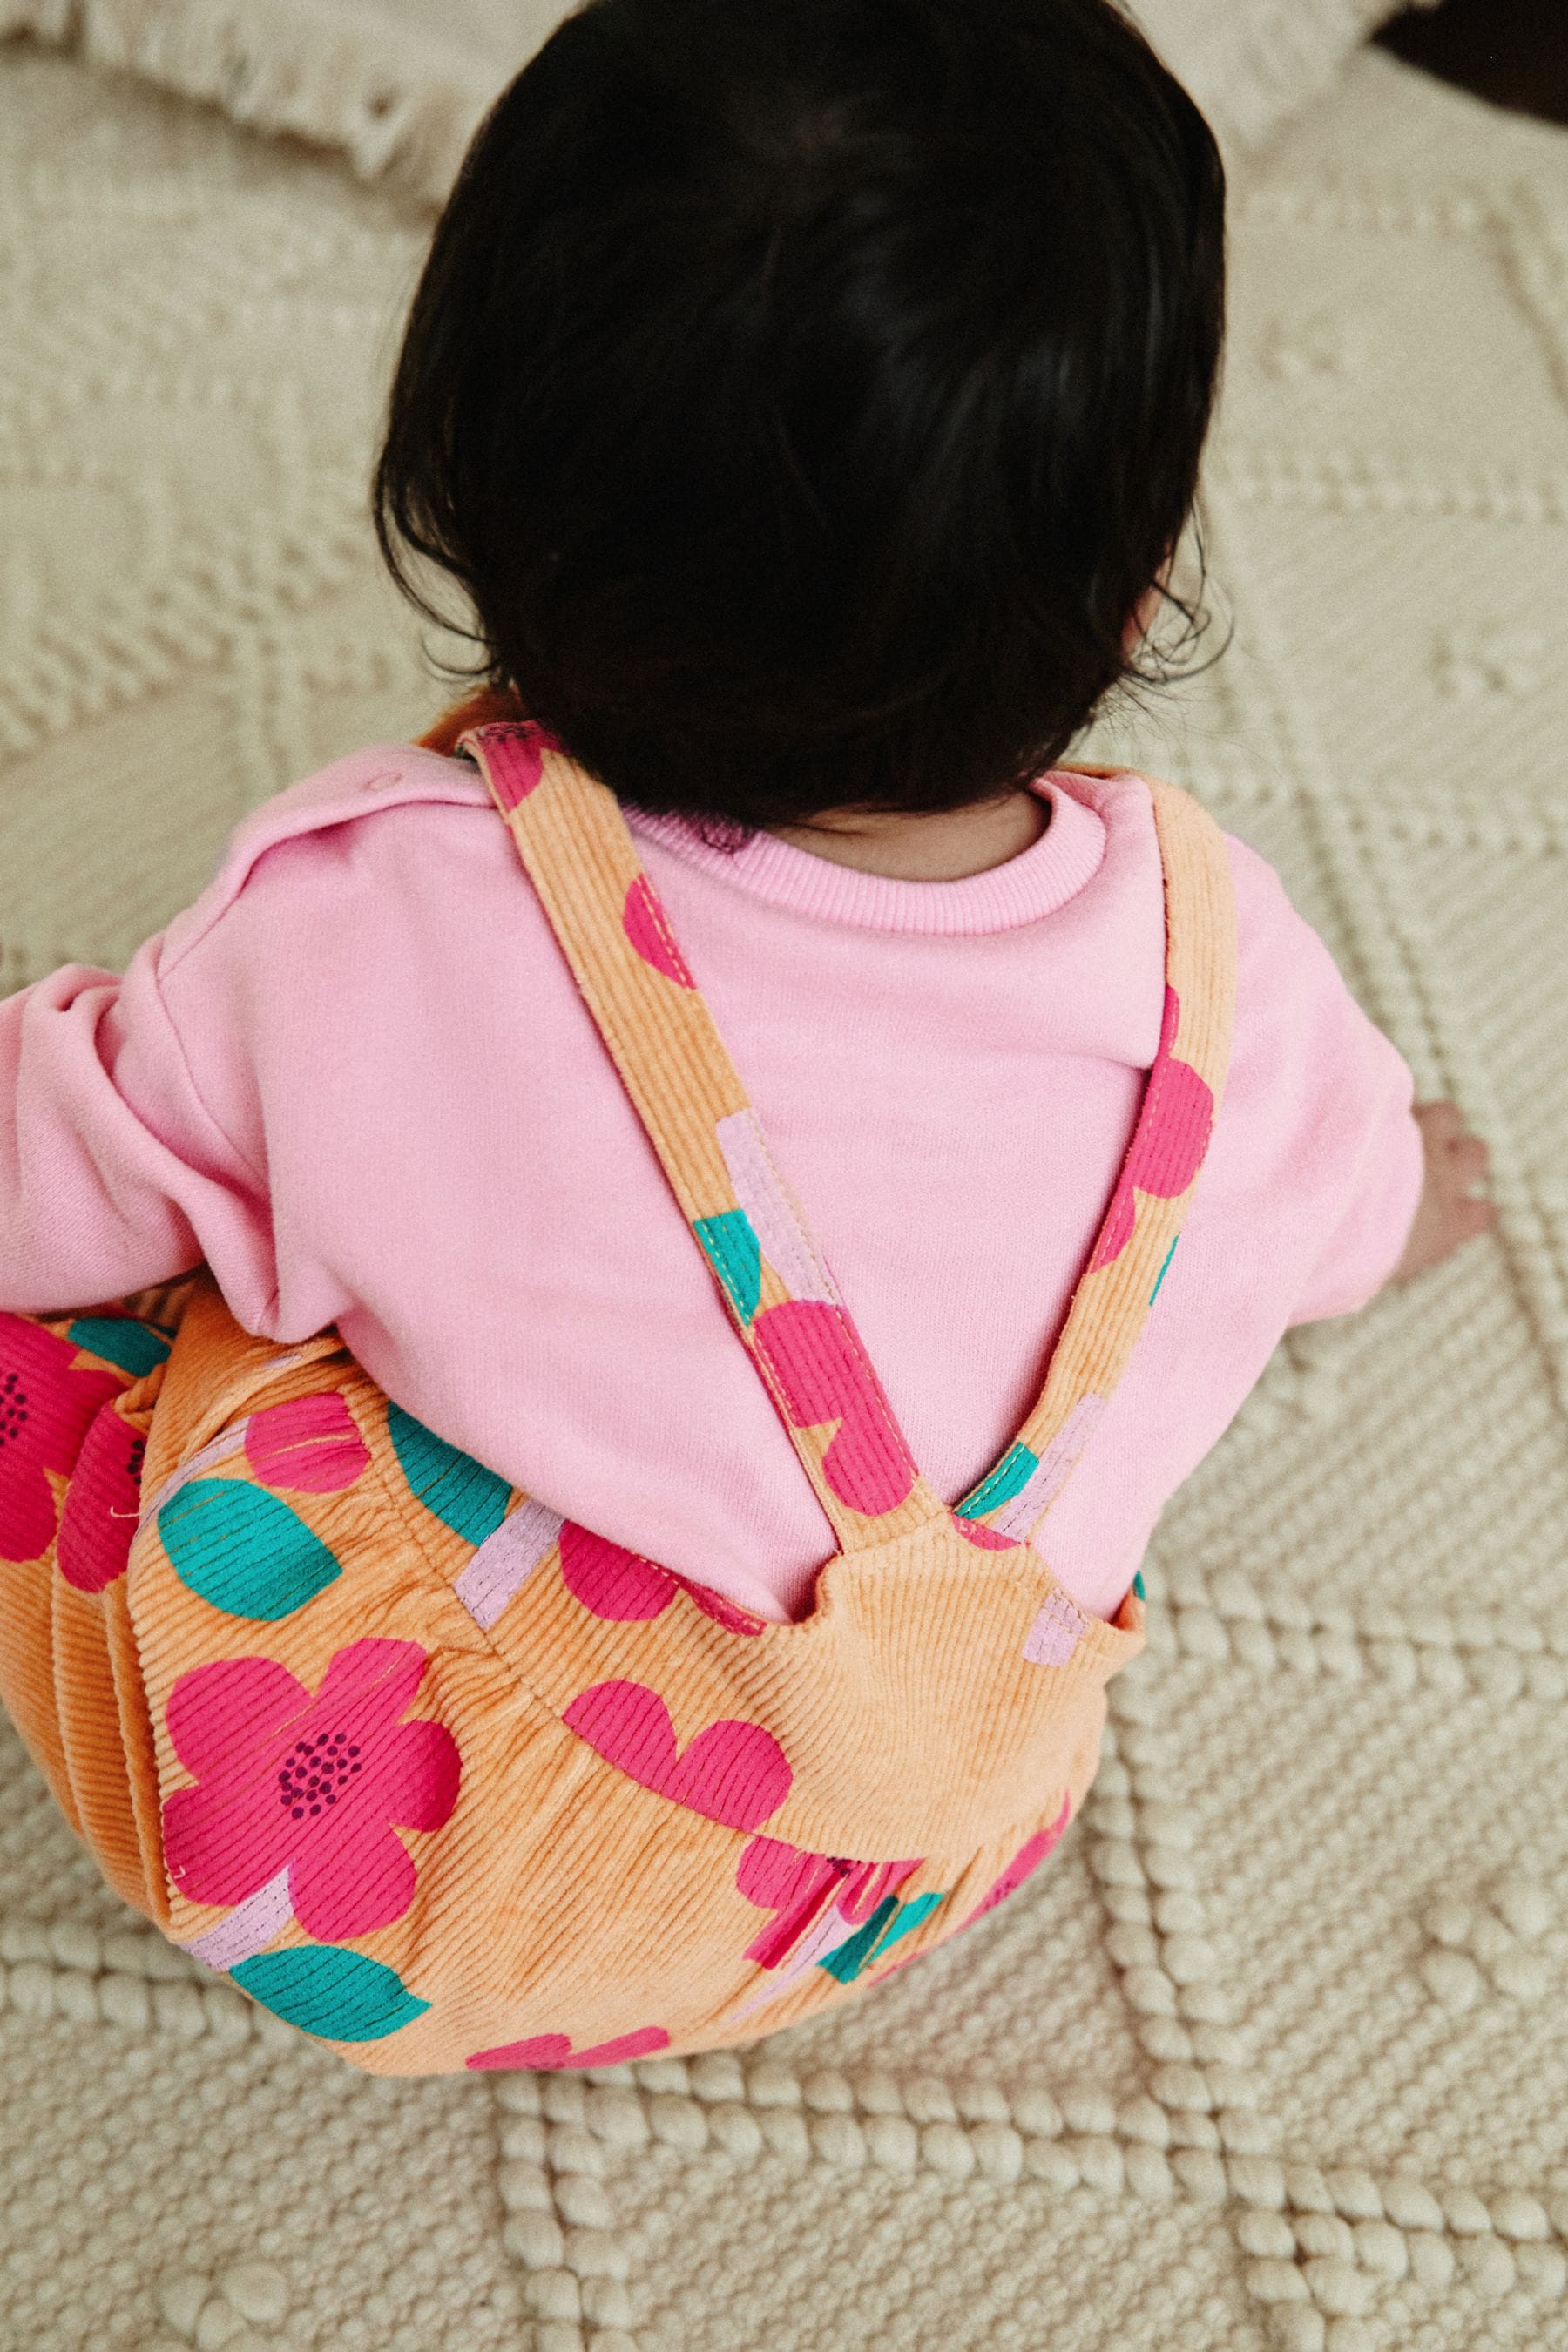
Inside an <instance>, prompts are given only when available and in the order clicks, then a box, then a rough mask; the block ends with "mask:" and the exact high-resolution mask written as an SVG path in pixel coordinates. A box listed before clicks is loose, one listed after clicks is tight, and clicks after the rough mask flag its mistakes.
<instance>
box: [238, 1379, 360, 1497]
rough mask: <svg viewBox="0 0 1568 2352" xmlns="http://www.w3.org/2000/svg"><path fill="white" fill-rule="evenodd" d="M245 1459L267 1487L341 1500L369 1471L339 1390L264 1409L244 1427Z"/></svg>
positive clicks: (301, 1397)
mask: <svg viewBox="0 0 1568 2352" xmlns="http://www.w3.org/2000/svg"><path fill="white" fill-rule="evenodd" d="M245 1458H246V1460H247V1462H248V1463H249V1465H250V1466H251V1468H252V1470H253V1471H254V1472H255V1473H256V1475H257V1477H258V1479H259V1480H260V1481H261V1484H262V1485H263V1486H268V1487H270V1488H273V1489H277V1488H279V1487H280V1488H282V1489H283V1490H284V1491H285V1492H287V1493H289V1494H294V1495H339V1494H342V1490H343V1488H344V1487H345V1486H353V1483H354V1481H355V1480H356V1479H357V1478H358V1477H359V1476H360V1475H362V1473H363V1472H364V1471H365V1470H367V1469H368V1468H369V1467H370V1448H369V1446H368V1445H367V1444H365V1442H364V1440H363V1437H362V1436H361V1435H360V1433H359V1429H358V1427H357V1425H356V1423H355V1422H354V1417H353V1413H351V1412H350V1411H349V1409H348V1404H347V1402H346V1401H345V1399H344V1398H342V1396H340V1394H339V1393H338V1391H337V1390H336V1389H329V1390H326V1391H308V1392H307V1393H306V1394H305V1395H304V1396H297V1397H289V1398H287V1399H286V1400H285V1401H284V1402H283V1403H282V1404H269V1405H264V1406H263V1407H262V1409H261V1411H260V1412H253V1413H252V1414H251V1416H250V1418H249V1420H248V1421H247V1423H246V1424H245Z"/></svg>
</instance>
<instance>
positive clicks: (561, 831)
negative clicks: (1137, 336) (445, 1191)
mask: <svg viewBox="0 0 1568 2352" xmlns="http://www.w3.org/2000/svg"><path fill="white" fill-rule="evenodd" d="M494 707H495V706H494V704H493V702H491V703H490V704H489V705H488V706H480V709H476V711H475V713H474V716H475V717H476V719H479V720H480V723H479V724H477V725H472V726H469V727H468V728H466V729H464V730H462V731H461V732H460V733H455V732H454V725H455V721H454V717H453V715H451V714H449V715H448V719H447V721H444V722H443V724H442V727H441V728H440V729H437V730H432V735H431V737H429V738H427V739H426V740H428V741H430V742H431V743H432V744H433V745H437V744H438V747H439V748H440V749H442V750H444V751H445V750H462V751H468V752H469V753H470V754H471V756H472V757H473V758H474V759H475V760H476V761H478V763H479V768H480V770H481V772H482V773H483V774H484V776H485V779H486V782H487V784H488V786H489V791H490V793H491V796H492V798H493V799H494V801H495V803H496V805H497V807H498V809H499V810H500V813H501V814H502V815H503V816H504V818H505V819H506V822H507V824H508V826H509V828H510V832H511V835H512V839H513V841H514V843H515V844H516V845H517V848H518V851H519V854H520V856H521V858H522V861H523V864H524V866H525V867H526V869H527V871H528V873H529V876H530V877H531V881H532V883H533V885H534V887H535V889H536V891H537V892H538V894H539V898H540V900H541V903H542V906H543V908H544V911H545V913H546V915H547V917H548V919H549V920H550V923H551V926H552V929H553V930H554V932H555V935H556V938H557V940H558V941H559V943H560V945H561V948H562V951H563V954H564V955H565V957H566V959H567V961H568V962H569V964H570V965H571V968H572V970H573V972H574V976H575V978H576V981H577V984H578V986H579V988H580V990H581V992H582V993H583V996H584V1001H585V1003H586V1004H587V1006H588V1009H589V1011H590V1013H592V1014H593V1017H594V1020H595V1024H597V1026H598V1029H599V1031H600V1034H601V1035H602V1036H603V1038H604V1040H605V1046H606V1049H607V1050H608V1052H609V1053H610V1055H611V1056H612V1058H613V1059H614V1061H615V1064H616V1068H617V1070H618V1071H619V1073H620V1076H621V1078H622V1081H623V1083H624V1085H625V1086H626V1091H627V1093H628V1095H629V1096H630V1097H631V1100H632V1103H633V1105H634V1107H635V1108H636V1109H637V1115H638V1117H639V1118H641V1120H642V1123H643V1125H644V1128H645V1129H646V1130H647V1135H648V1139H649V1141H650V1142H651V1143H652V1145H653V1148H654V1150H656V1151H657V1152H658V1157H659V1160H660V1162H661V1164H662V1165H663V1167H664V1170H665V1172H666V1174H667V1176H668V1180H669V1183H670V1186H671V1189H672V1191H673V1192H674V1193H675V1197H676V1199H677V1201H678V1202H679V1204H680V1207H681V1210H682V1212H683V1213H684V1214H685V1216H686V1218H687V1220H688V1222H689V1224H690V1225H691V1227H692V1230H693V1233H694V1235H695V1237H696V1239H697V1241H698V1243H699V1244H700V1247H701V1249H702V1251H703V1253H704V1255H705V1256H706V1258H707V1260H708V1263H709V1266H710V1271H711V1272H712V1274H713V1276H714V1277H715V1279H716V1280H717V1282H718V1284H719V1286H720V1289H721V1294H722V1296H723V1297H724V1300H725V1304H726V1306H727V1307H728V1309H729V1311H730V1314H731V1320H732V1321H733V1322H734V1324H735V1327H736V1329H737V1331H738V1332H739V1334H740V1337H741V1339H742V1342H743V1343H744V1345H745V1346H746V1348H747V1349H748V1351H749V1353H750V1354H751V1356H752V1361H753V1363H754V1364H755V1366H756V1369H757V1371H758V1374H759V1376H760V1377H761V1379H762V1381H763V1385H764V1387H765V1388H766V1389H767V1391H768V1393H769V1395H770V1396H771V1397H772V1398H773V1403H774V1405H775V1407H776V1409H777V1411H778V1412H779V1416H780V1419H781V1420H782V1422H783V1423H784V1427H785V1429H786V1430H787V1432H788V1433H789V1435H790V1438H791V1441H792V1443H793V1444H795V1449H796V1451H797V1453H798V1454H799V1455H800V1458H801V1462H802V1465H803V1466H804V1468H805V1472H806V1475H807V1476H808V1477H809V1478H810V1479H811V1482H812V1486H813V1488H814V1490H815V1492H816V1495H817V1497H818V1500H819V1501H820V1502H821V1504H822V1507H823V1509H824V1511H825V1512H826V1516H827V1518H828V1520H829V1522H830V1524H831V1525H832V1527H833V1529H834V1532H835V1534H836V1535H837V1538H838V1544H839V1548H840V1549H841V1550H842V1551H845V1552H851V1551H857V1550H868V1549H871V1548H872V1547H874V1546H876V1545H879V1544H883V1543H885V1542H887V1541H888V1540H889V1538H893V1537H896V1536H899V1535H900V1534H903V1533H905V1532H906V1531H908V1530H909V1529H911V1528H915V1527H918V1526H921V1525H922V1524H924V1523H925V1522H927V1521H928V1520H930V1519H931V1517H935V1516H939V1515H945V1512H946V1506H945V1505H944V1504H943V1503H942V1500H941V1498H940V1496H938V1495H937V1494H936V1492H935V1490H934V1489H933V1488H932V1487H931V1485H930V1484H929V1482H928V1481H927V1480H926V1479H925V1478H924V1477H923V1476H922V1475H921V1473H920V1471H919V1469H918V1467H917V1465H916V1464H915V1462H914V1458H913V1455H912V1454H911V1453H910V1447H909V1444H908V1442H907V1440H906V1439H905V1437H904V1434H903V1432H902V1431H901V1430H900V1427H899V1424H898V1422H897V1419H896V1417H895V1415H894V1413H893V1411H892V1407H891V1405H890V1403H889V1401H888V1398H887V1394H886V1392H885V1391H884V1390H883V1388H882V1384H881V1382H880V1381H879V1379H878V1376H877V1373H876V1371H875V1370H874V1368H873V1367H872V1365H871V1363H870V1360H869V1359H868V1356H867V1354H866V1351H865V1349H864V1347H863V1345H862V1343H861V1341H860V1338H859V1335H858V1332H857V1330H856V1328H855V1325H854V1322H853V1319H852V1318H851V1317H850V1315H849V1312H848V1310H847V1307H846V1306H845V1304H844V1301H843V1299H842V1298H841V1297H839V1294H838V1291H837V1286H835V1284H834V1281H833V1278H832V1276H831V1273H830V1272H829V1270H828V1267H827V1265H826V1261H825V1259H824V1258H823V1256H822V1254H821V1252H820V1251H819V1250H818V1248H817V1247H816V1244H815V1242H814V1240H813V1238H812V1236H811V1234H810V1231H809V1228H808V1226H807V1224H806V1222H805V1216H804V1214H803V1213H802V1211H801V1208H800V1204H799V1202H797V1200H796V1199H795V1194H794V1192H793V1191H792V1190H791V1188H790V1186H789V1185H788V1183H787V1181H785V1179H784V1175H783V1173H782V1172H781V1171H780V1170H779V1168H778V1166H777V1163H776V1162H775V1160H774V1159H773V1153H772V1151H771V1150H770V1148H769V1146H768V1142H767V1139H766V1137H765V1136H764V1135H763V1130H762V1128H761V1125H760V1123H759V1122H758V1120H757V1118H756V1115H755V1112H754V1111H753V1109H752V1105H751V1102H750V1100H749V1098H748V1097H747V1095H746V1092H745V1089H744V1087H742V1083H741V1080H740V1078H739V1076H737V1074H736V1072H735V1069H734V1066H733V1065H732V1064H731V1060H730V1056H729V1055H728V1053H727V1052H726V1050H725V1047H724V1045H723V1042H722V1040H721V1037H720V1035H719V1033H718V1031H717V1029H716V1027H715V1026H714V1024H713V1021H712V1018H711V1016H710V1013H709V1011H708V1007H707V1005H706V1003H704V1001H703V999H702V997H701V995H700V992H699V991H698V989H697V986H696V983H695V981H694V979H693V977H692V974H691V971H690V970H689V967H688V965H687V963H686V961H685V958H684V956H683V955H682V953H681V950H680V948H679V944H678V943H677V941H676V940H675V937H674V934H673V932H672V931H671V929H670V926H669V923H668V918H667V916H666V914H665V911H664V908H663V907H662V905H661V904H660V903H659V900H658V897H657V896H656V894H655V892H654V890H653V887H652V885H651V884H650V882H649V881H648V879H647V875H646V873H645V872H644V871H643V867H642V864H641V861H640V859H639V857H638V856H637V846H636V844H635V842H634V841H633V839H632V836H631V834H630V832H629V830H628V828H627V826H626V819H625V817H624V815H623V814H622V813H621V809H620V805H619V803H618V802H617V801H616V797H615V794H614V793H611V792H610V791H609V790H608V789H607V788H606V787H605V785H603V784H601V783H600V782H598V781H597V780H596V779H595V777H593V776H590V775H589V774H588V773H587V772H586V771H585V770H584V768H582V767H581V766H580V765H579V764H578V763H577V762H576V761H574V760H573V759H572V758H571V757H570V756H569V754H568V753H566V751H564V750H563V747H562V746H561V745H560V744H559V742H557V741H556V740H555V739H554V738H553V737H552V736H551V735H550V734H548V733H547V732H546V731H544V730H542V729H540V728H539V727H538V726H537V725H535V724H534V723H533V722H531V721H530V720H501V721H492V722H491V723H484V721H485V720H487V719H489V712H490V710H491V709H494ZM1149 790H1150V792H1151V793H1152V799H1153V810H1154V820H1155V825H1156V829H1157V833H1158V838H1159V845H1160V854H1161V860H1162V865H1163V873H1164V898H1165V978H1166V988H1165V1001H1164V1019H1163V1024H1162V1032H1161V1038H1160V1046H1159V1052H1158V1055H1157V1057H1156V1060H1155V1063H1154V1066H1153V1068H1152V1071H1151V1073H1150V1077H1149V1082H1148V1086H1147V1087H1146V1089H1145V1093H1144V1099H1143V1104H1142V1110H1141V1112H1140V1116H1139V1118H1138V1122H1137V1125H1136V1127H1135V1129H1134V1131H1133V1136H1132V1140H1131V1144H1130V1146H1129V1149H1128V1151H1127V1155H1126V1158H1125V1160H1124V1162H1123V1166H1122V1170H1121V1175H1120V1177H1119V1179H1118V1181H1117V1185H1116V1188H1115V1191H1114V1192H1113V1193H1112V1195H1111V1199H1110V1205H1109V1208H1108V1210H1107V1213H1106V1216H1105V1219H1104V1222H1103V1223H1102V1225H1101V1228H1100V1234H1099V1236H1098V1238H1097V1240H1096V1243H1095V1246H1094V1249H1093V1251H1092V1252H1091V1254H1090V1256H1089V1264H1088V1265H1087V1267H1086V1269H1085V1271H1084V1273H1083V1275H1082V1276H1081V1277H1080V1279H1079V1285H1078V1287H1077V1289H1076V1291H1075V1293H1074V1296H1073V1301H1072V1305H1071V1307H1070V1309H1069V1311H1068V1318H1067V1321H1066V1323H1065V1325H1064V1327H1063V1329H1062V1332H1061V1336H1060V1338H1059V1339H1058V1344H1057V1346H1056V1349H1054V1351H1053V1354H1052V1357H1051V1361H1050V1364H1049V1367H1048V1370H1047V1374H1046V1377H1045V1381H1044V1384H1043V1386H1042V1388H1041V1391H1040V1393H1039V1395H1038V1397H1037V1400H1036V1402H1035V1404H1034V1406H1033V1408H1032V1409H1031V1411H1030V1412H1029V1414H1028V1416H1027V1418H1026V1420H1025V1421H1024V1423H1023V1424H1022V1425H1021V1427H1020V1429H1019V1431H1018V1433H1017V1434H1016V1437H1015V1439H1014V1441H1013V1443H1012V1444H1010V1445H1009V1446H1008V1448H1007V1449H1006V1451H1005V1454H1003V1455H1002V1456H1001V1458H1000V1459H999V1460H998V1462H997V1464H996V1465H995V1466H994V1469H993V1470H992V1471H991V1472H990V1473H989V1474H988V1475H987V1476H986V1477H984V1479H982V1480H981V1481H980V1482H979V1484H978V1485H977V1486H974V1487H973V1488H972V1489H971V1490H970V1492H969V1494H968V1495H966V1496H964V1497H963V1500H962V1501H961V1502H960V1503H959V1505H958V1506H957V1508H958V1510H959V1511H961V1512H962V1513H963V1517H964V1519H965V1521H966V1523H974V1522H978V1523H980V1524H982V1525H984V1526H988V1527H990V1528H993V1529H994V1531H995V1534H996V1538H997V1540H998V1541H999V1542H1008V1541H1012V1542H1020V1541H1028V1540H1029V1539H1031V1538H1035V1537H1037V1533H1038V1530H1039V1528H1040V1524H1041V1522H1042V1520H1043V1519H1044V1517H1045V1516H1046V1514H1047V1511H1048V1510H1049V1509H1050V1508H1051V1507H1052V1506H1053V1505H1054V1504H1055V1502H1056V1501H1057V1499H1058V1496H1059V1495H1060V1494H1061V1492H1062V1490H1063V1488H1064V1487H1065V1486H1066V1484H1067V1482H1068V1478H1069V1476H1070V1475H1071V1473H1072V1471H1073V1469H1074V1467H1075V1466H1076V1465H1077V1463H1078V1461H1079V1458H1080V1457H1081V1455H1082V1454H1083V1451H1084V1448H1085V1446H1086V1445H1087V1444H1088V1442H1089V1437H1090V1436H1091V1435H1092V1433H1093V1431H1094V1428H1095V1426H1096V1424H1097V1423H1098V1422H1099V1420H1100V1416H1101V1414H1102V1413H1103V1412H1104V1409H1105V1406H1106V1404H1107V1403H1108V1402H1109V1401H1110V1395H1111V1393H1112V1391H1113V1390H1114V1388H1115V1386H1116V1383H1117V1381H1119V1380H1120V1379H1121V1375H1122V1373H1123V1371H1124V1370H1125V1369H1126V1366H1127V1362H1128V1360H1129V1359H1130V1358H1131V1354H1132V1351H1133V1349H1134V1348H1135V1346H1136V1345H1137V1341H1138V1339H1139V1336H1140V1334H1141V1332H1142V1328H1143V1326H1144V1323H1145V1322H1146V1320H1147V1318H1148V1314H1149V1310H1150V1307H1151V1306H1152V1303H1153V1300H1154V1297H1155V1296H1156V1295H1157V1293H1158V1290H1159V1287H1160V1284H1161V1282H1162V1281H1163V1276H1164V1270H1165V1268H1166V1266H1167V1265H1169V1263H1170V1258H1171V1255H1172V1253H1173V1250H1174V1247H1175V1243H1176V1238H1177V1235H1178V1234H1179V1233H1180V1230H1181V1224H1182V1220H1183V1216H1184V1213H1185V1211H1186V1208H1187V1205H1188V1203H1189V1202H1190V1200H1191V1198H1192V1194H1193V1190H1194V1185H1195V1183H1196V1181H1197V1175H1198V1171H1199V1169H1200V1168H1201V1166H1202V1163H1203V1159H1204V1156H1205V1151H1206V1150H1207V1146H1208V1141H1209V1136H1210V1133H1211V1131H1212V1127H1213V1120H1214V1115H1215V1109H1216V1108H1217V1104H1218V1098H1219V1095H1220V1091H1221V1088H1222V1087H1223V1085H1224V1082H1225V1075H1226V1066H1227V1062H1228V1055H1229V1045H1230V1033H1231V1024H1232V1017H1233V1011H1234V999H1235V964H1236V954H1235V910H1234V904H1233V899H1232V891H1231V880H1230V867H1229V861H1228V858H1227V856H1226V849H1225V843H1224V838H1223V836H1222V835H1221V834H1220V831H1219V828H1218V826H1217V825H1216V824H1215V823H1214V820H1213V819H1212V818H1211V817H1209V816H1208V815H1207V814H1206V813H1205V811H1204V810H1203V809H1201V808H1200V807H1199V805H1198V804H1197V803H1196V802H1195V801H1194V800H1192V799H1191V798H1190V796H1189V795H1188V794H1186V793H1183V792H1180V791H1178V790H1177V789H1176V788H1175V787H1174V786H1173V785H1170V784H1163V783H1159V782H1150V783H1149Z"/></svg>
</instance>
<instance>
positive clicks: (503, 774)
mask: <svg viewBox="0 0 1568 2352" xmlns="http://www.w3.org/2000/svg"><path fill="white" fill-rule="evenodd" d="M560 749H561V740H560V738H559V736H556V735H552V733H551V732H550V730H549V729H548V728H547V727H541V726H538V725H537V724H536V723H535V721H534V720H533V719H516V720H509V721H505V722H502V723H500V724H498V725H496V726H493V727H487V728H486V730H485V750H486V751H487V752H488V753H489V764H490V773H491V774H492V775H493V776H494V778H495V784H496V793H497V795H498V797H499V798H500V803H501V806H502V807H503V808H508V809H514V808H515V807H516V806H517V804H518V803H519V801H525V800H526V799H527V798H528V795H529V794H530V793H531V792H533V791H534V790H535V789H536V788H537V786H538V783H539V780H540V778H541V776H542V774H543V772H544V754H545V752H546V751H560Z"/></svg>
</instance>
